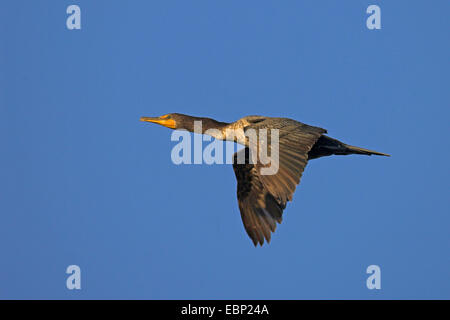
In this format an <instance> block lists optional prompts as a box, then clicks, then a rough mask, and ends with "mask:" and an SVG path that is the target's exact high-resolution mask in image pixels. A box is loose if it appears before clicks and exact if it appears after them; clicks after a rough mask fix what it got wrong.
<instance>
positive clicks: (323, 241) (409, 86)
mask: <svg viewBox="0 0 450 320" xmlns="http://www.w3.org/2000/svg"><path fill="white" fill-rule="evenodd" d="M71 4H77V5H79V6H80V8H81V19H82V20H81V24H82V28H81V30H68V29H67V28H66V18H67V16H68V15H67V14H66V8H67V6H69V5H71ZM370 4H377V5H379V6H380V8H381V13H382V16H381V19H382V20H381V24H382V29H381V30H368V29H367V28H366V22H365V21H366V18H367V17H368V15H367V14H366V8H367V7H368V6H369V5H370ZM449 12H450V2H449V1H445V0H436V1H433V2H432V4H431V3H430V2H429V1H323V0H322V1H283V2H282V3H280V2H279V1H206V0H203V1H128V2H126V1H81V0H74V1H60V0H58V1H56V0H54V1H43V0H42V1H12V0H8V1H2V2H1V4H0V41H1V45H0V146H1V150H2V152H1V157H0V252H1V255H2V257H1V259H0V298H2V299H25V298H37V299H46V298H50V299H55V298H57V299H95V298H102V299H110V298H113V299H230V298H231V299H351V298H356V299H412V298H423V299H435V298H441V299H442V298H446V299H448V298H450V255H449V252H450V233H449V226H450V215H449V197H448V190H449V182H448V181H449V178H450V177H449V169H448V162H449V155H450V152H449V142H448V138H449V124H448V119H449V116H450V111H449V110H450V109H449V107H450V90H449V80H450V79H449V77H450V76H449V74H450V63H449V56H450V55H449V54H450V43H449V41H448V40H449V36H450V29H449V28H448V14H449ZM169 112H180V113H187V114H192V115H198V116H208V117H212V118H216V119H218V120H221V121H227V122H231V121H235V120H237V119H238V118H240V117H242V116H245V115H250V114H261V115H266V116H282V117H290V118H293V119H297V120H299V121H302V122H305V123H308V124H311V125H316V126H320V127H323V128H326V129H328V132H329V135H330V136H332V137H334V138H337V139H339V140H342V141H344V142H346V143H349V144H352V145H357V146H361V147H366V148H369V149H374V150H377V151H381V152H387V153H390V154H392V157H391V158H384V157H363V156H348V157H337V156H335V157H328V158H322V159H318V160H314V161H311V162H310V164H309V165H308V167H307V169H306V171H305V173H304V176H303V179H302V182H301V184H300V186H299V187H298V188H297V192H296V193H295V196H294V201H293V202H291V203H289V204H288V206H287V208H286V210H285V212H284V221H283V223H282V224H281V225H279V226H278V228H277V230H276V232H275V234H274V236H273V238H272V242H271V243H270V245H265V246H264V247H262V248H260V247H258V248H255V247H254V246H253V245H252V243H251V241H250V239H249V238H248V237H247V235H246V233H245V231H244V228H243V225H242V222H241V219H240V214H239V210H238V206H237V200H236V181H235V177H234V173H233V170H232V168H231V166H229V165H212V166H208V165H180V166H176V165H174V164H173V163H172V162H171V160H170V152H171V149H172V147H173V146H174V145H175V143H174V142H171V141H170V135H171V133H172V132H171V131H170V130H169V129H166V128H163V127H160V126H156V125H149V124H146V123H142V122H139V117H140V116H144V115H146V116H153V115H162V114H165V113H169ZM72 264H75V265H78V266H80V268H81V273H82V276H81V283H82V289H81V290H68V289H67V288H66V278H67V276H68V275H67V274H66V273H65V270H66V268H67V266H69V265H72ZM372 264H375V265H379V266H380V268H381V286H382V288H381V290H368V289H367V287H366V278H367V277H368V275H367V274H366V268H367V267H368V266H369V265H372Z"/></svg>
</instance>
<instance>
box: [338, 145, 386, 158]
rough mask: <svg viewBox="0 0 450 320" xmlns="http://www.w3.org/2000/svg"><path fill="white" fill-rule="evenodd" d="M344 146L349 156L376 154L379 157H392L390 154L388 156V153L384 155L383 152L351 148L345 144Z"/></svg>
mask: <svg viewBox="0 0 450 320" xmlns="http://www.w3.org/2000/svg"><path fill="white" fill-rule="evenodd" d="M344 145H345V148H346V149H347V150H346V152H348V154H365V155H368V156H371V155H373V154H375V155H377V156H385V157H390V156H391V155H390V154H387V153H382V152H377V151H372V150H368V149H364V148H360V147H355V146H350V145H348V144H344Z"/></svg>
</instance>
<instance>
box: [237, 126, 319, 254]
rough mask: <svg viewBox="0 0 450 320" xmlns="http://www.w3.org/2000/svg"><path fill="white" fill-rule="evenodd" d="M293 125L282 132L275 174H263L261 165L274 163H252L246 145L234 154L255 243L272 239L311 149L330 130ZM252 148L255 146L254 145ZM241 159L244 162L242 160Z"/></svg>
mask: <svg viewBox="0 0 450 320" xmlns="http://www.w3.org/2000/svg"><path fill="white" fill-rule="evenodd" d="M302 129H305V128H304V127H303V128H302V127H295V128H294V130H292V128H290V130H289V133H288V134H285V133H283V132H281V133H280V138H279V166H278V172H277V173H276V174H273V175H262V174H261V168H263V167H267V166H270V164H268V165H263V164H261V163H259V162H256V163H255V164H251V163H250V161H249V158H250V154H251V152H250V149H249V147H246V148H244V149H242V150H240V151H239V152H236V153H235V154H234V157H233V169H234V172H235V174H236V179H237V197H238V203H239V209H240V212H241V218H242V222H243V223H244V227H245V230H246V231H247V234H248V235H249V237H250V238H251V239H252V241H253V243H254V245H255V246H256V245H257V244H258V243H259V244H260V245H262V244H263V243H264V239H266V240H267V242H270V238H271V232H274V231H275V229H276V223H277V222H278V223H281V220H282V214H283V209H284V208H285V207H286V203H287V201H291V200H292V196H293V194H294V191H295V188H296V186H297V184H299V183H300V178H301V176H302V173H303V170H304V169H305V166H306V164H307V162H308V152H309V150H311V148H312V146H313V145H314V144H315V142H316V141H317V139H318V138H319V137H320V136H321V135H322V134H323V133H324V132H326V130H324V129H321V128H316V127H310V126H307V129H308V130H302ZM250 148H252V147H250ZM244 157H245V162H244V163H242V162H243V161H242V160H241V161H240V162H241V164H240V163H239V161H238V160H240V159H244Z"/></svg>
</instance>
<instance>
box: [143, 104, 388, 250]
mask: <svg viewBox="0 0 450 320" xmlns="http://www.w3.org/2000/svg"><path fill="white" fill-rule="evenodd" d="M141 120H142V121H146V122H152V123H157V124H160V125H163V126H165V127H168V128H171V129H184V130H188V131H191V132H196V133H200V134H207V135H210V136H212V137H214V138H216V139H219V140H226V141H234V142H237V143H239V144H242V145H244V146H245V147H244V148H243V149H242V150H240V151H238V152H236V153H235V154H234V155H233V169H234V172H235V175H236V179H237V198H238V204H239V209H240V212H241V218H242V222H243V224H244V227H245V230H246V231H247V234H248V235H249V237H250V238H251V239H252V241H253V243H254V245H255V246H256V245H257V244H260V245H262V244H263V243H264V240H266V241H267V242H270V239H271V232H274V231H275V229H276V225H277V223H281V221H282V214H283V210H284V209H285V207H286V204H287V202H288V201H291V200H292V197H293V194H294V191H295V188H296V186H297V185H298V184H299V183H300V179H301V176H302V173H303V170H304V169H305V167H306V164H307V162H308V160H311V159H316V158H320V157H324V156H331V155H349V154H362V155H380V156H389V155H388V154H385V153H381V152H376V151H372V150H368V149H364V148H360V147H355V146H350V145H347V144H345V143H343V142H341V141H339V140H336V139H334V138H331V137H328V136H326V135H325V133H327V130H325V129H323V128H319V127H315V126H310V125H307V124H304V123H301V122H299V121H296V120H293V119H289V118H273V117H264V116H247V117H243V118H241V119H239V120H237V121H235V122H232V123H226V122H219V121H216V120H214V119H210V118H200V117H192V116H188V115H184V114H179V113H172V114H167V115H164V116H161V117H142V118H141ZM266 131H270V132H274V131H275V132H276V133H277V136H275V137H276V138H277V139H275V140H277V141H276V142H277V143H276V147H277V148H275V147H274V144H273V143H274V142H275V141H272V140H274V137H273V135H269V134H267V135H264V134H263V132H266ZM250 133H255V134H256V135H257V137H256V139H253V140H252V139H251V134H250ZM263 145H266V146H267V148H268V149H270V150H268V151H267V153H270V154H271V155H273V154H275V155H276V156H277V157H276V160H277V162H278V163H277V164H276V170H275V171H273V172H272V171H271V173H269V174H265V173H264V172H267V169H269V167H271V166H272V165H273V163H266V162H264V161H263V159H257V161H252V160H254V158H253V154H255V153H256V154H259V153H258V152H259V151H260V149H261V148H262V146H263ZM271 159H272V158H271ZM271 162H273V161H271ZM264 170H266V171H264Z"/></svg>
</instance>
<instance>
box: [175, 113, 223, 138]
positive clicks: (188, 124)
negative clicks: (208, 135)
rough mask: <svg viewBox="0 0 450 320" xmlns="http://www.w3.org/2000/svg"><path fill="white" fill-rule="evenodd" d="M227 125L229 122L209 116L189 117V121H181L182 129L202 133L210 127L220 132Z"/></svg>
mask: <svg viewBox="0 0 450 320" xmlns="http://www.w3.org/2000/svg"><path fill="white" fill-rule="evenodd" d="M227 125H229V123H226V122H220V121H216V120H214V119H210V118H200V117H191V119H189V121H185V122H184V123H183V125H182V129H186V130H188V131H190V132H195V133H201V134H204V133H205V132H206V131H208V130H210V129H215V130H219V131H220V132H222V131H223V130H224V129H225V127H226V126H227Z"/></svg>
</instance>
